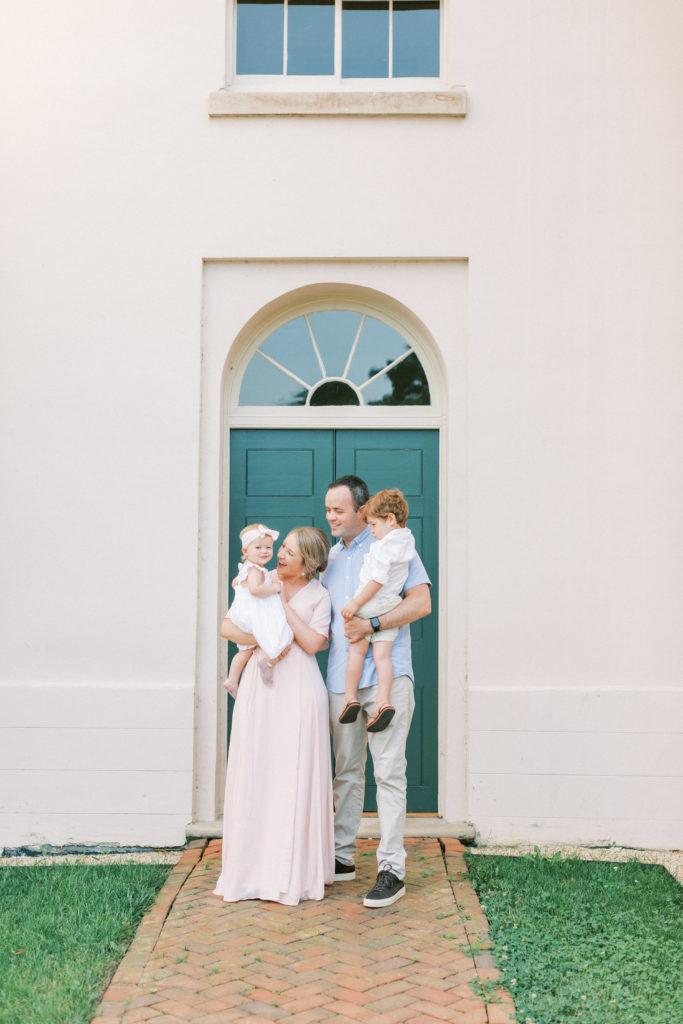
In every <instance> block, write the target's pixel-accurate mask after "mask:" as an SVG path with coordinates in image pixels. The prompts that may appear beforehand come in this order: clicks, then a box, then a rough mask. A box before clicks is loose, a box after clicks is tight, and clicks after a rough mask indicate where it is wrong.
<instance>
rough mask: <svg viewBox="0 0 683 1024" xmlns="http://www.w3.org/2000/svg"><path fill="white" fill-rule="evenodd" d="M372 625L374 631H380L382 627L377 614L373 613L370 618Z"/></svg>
mask: <svg viewBox="0 0 683 1024" xmlns="http://www.w3.org/2000/svg"><path fill="white" fill-rule="evenodd" d="M370 625H371V626H372V632H373V633H379V631H380V629H381V628H382V627H381V626H380V624H379V619H378V618H377V616H376V615H373V617H372V618H371V619H370Z"/></svg>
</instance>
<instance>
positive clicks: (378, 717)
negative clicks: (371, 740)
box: [368, 704, 396, 732]
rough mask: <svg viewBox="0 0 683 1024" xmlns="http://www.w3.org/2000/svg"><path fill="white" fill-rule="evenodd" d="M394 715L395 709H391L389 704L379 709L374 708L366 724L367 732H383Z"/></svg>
mask: <svg viewBox="0 0 683 1024" xmlns="http://www.w3.org/2000/svg"><path fill="white" fill-rule="evenodd" d="M395 714H396V708H392V706H391V704H383V705H382V707H381V708H379V709H377V708H376V709H375V713H374V714H373V716H372V718H371V719H370V721H369V722H368V732H383V731H384V729H386V727H387V726H388V725H389V722H390V721H391V719H392V718H393V717H394V715H395Z"/></svg>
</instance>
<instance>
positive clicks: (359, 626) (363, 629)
mask: <svg viewBox="0 0 683 1024" xmlns="http://www.w3.org/2000/svg"><path fill="white" fill-rule="evenodd" d="M431 610H432V598H431V594H430V592H429V584H427V583H418V584H417V586H415V587H411V588H410V590H406V594H405V597H404V598H403V600H402V601H401V603H400V604H397V605H396V607H395V608H392V609H391V611H390V612H384V613H383V614H382V615H380V616H379V621H380V626H381V627H382V629H394V628H395V627H397V626H405V625H407V624H408V623H409V622H416V621H417V620H418V619H423V618H424V617H425V615H429V613H430V612H431ZM344 632H345V634H346V636H347V637H348V639H349V640H350V641H351V642H352V643H354V642H355V641H356V640H362V639H363V637H366V636H370V634H371V633H372V626H371V624H370V620H369V619H361V618H359V617H358V616H356V617H355V618H353V619H351V620H350V621H349V622H347V623H346V629H345V630H344Z"/></svg>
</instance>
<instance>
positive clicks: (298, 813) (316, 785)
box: [215, 526, 334, 906]
mask: <svg viewBox="0 0 683 1024" xmlns="http://www.w3.org/2000/svg"><path fill="white" fill-rule="evenodd" d="M329 548H330V542H329V540H328V539H327V537H326V536H325V534H324V533H323V532H322V530H317V529H315V528H314V527H312V526H301V527H298V528H297V529H295V530H292V532H291V533H289V534H288V535H287V537H285V540H284V542H283V544H282V547H281V548H280V551H279V552H278V564H277V578H278V579H279V580H280V582H281V584H282V591H281V598H282V603H283V606H284V609H285V615H286V616H287V622H288V623H289V625H290V627H291V629H292V632H293V634H294V642H293V644H292V647H291V650H290V651H289V653H288V654H286V655H285V656H284V657H283V658H282V659H281V660H280V661H278V662H277V663H276V664H275V665H274V667H273V682H272V683H267V682H265V681H264V679H263V678H262V677H261V674H260V673H259V671H258V666H257V659H256V658H252V659H251V661H250V662H249V663H248V665H247V667H246V668H245V670H244V673H243V675H242V679H241V682H240V686H239V690H238V693H237V700H236V701H235V710H234V714H233V719H232V733H231V736H230V750H229V753H228V774H227V779H226V784H225V815H224V819H223V870H222V873H221V875H220V878H219V879H218V882H217V884H216V889H215V894H216V895H217V896H222V897H223V899H224V900H226V901H228V902H235V901H236V900H252V899H262V900H273V901H275V902H276V903H286V904H288V905H290V906H293V905H295V904H296V903H298V902H299V900H320V899H322V898H323V896H324V894H325V891H324V890H325V883H329V882H332V880H333V878H334V833H333V817H332V815H333V811H332V773H331V765H330V738H329V723H328V705H327V691H326V689H325V684H324V683H323V679H322V676H321V675H320V670H319V669H318V665H317V662H316V660H315V655H316V653H317V652H318V651H322V650H323V649H324V648H325V647H326V646H327V638H328V634H329V624H330V599H329V597H328V594H327V591H326V590H325V588H324V587H323V586H322V584H321V583H319V582H318V580H316V579H315V576H316V574H317V573H318V572H321V571H322V570H323V569H324V568H325V566H326V565H327V555H328V552H329ZM221 635H222V636H224V637H226V638H227V639H229V640H234V641H236V642H239V643H253V637H251V636H250V634H248V633H242V631H241V630H238V629H236V627H235V626H234V624H233V623H231V622H230V619H228V618H226V619H225V620H224V621H223V626H222V628H221Z"/></svg>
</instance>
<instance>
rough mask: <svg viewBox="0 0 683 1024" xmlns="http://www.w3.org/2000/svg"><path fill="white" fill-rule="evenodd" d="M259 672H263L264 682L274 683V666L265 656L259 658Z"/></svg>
mask: <svg viewBox="0 0 683 1024" xmlns="http://www.w3.org/2000/svg"><path fill="white" fill-rule="evenodd" d="M258 668H259V672H260V673H261V679H262V680H263V682H264V683H272V681H273V666H272V665H271V663H270V662H269V661H266V659H265V658H259V663H258Z"/></svg>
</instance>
